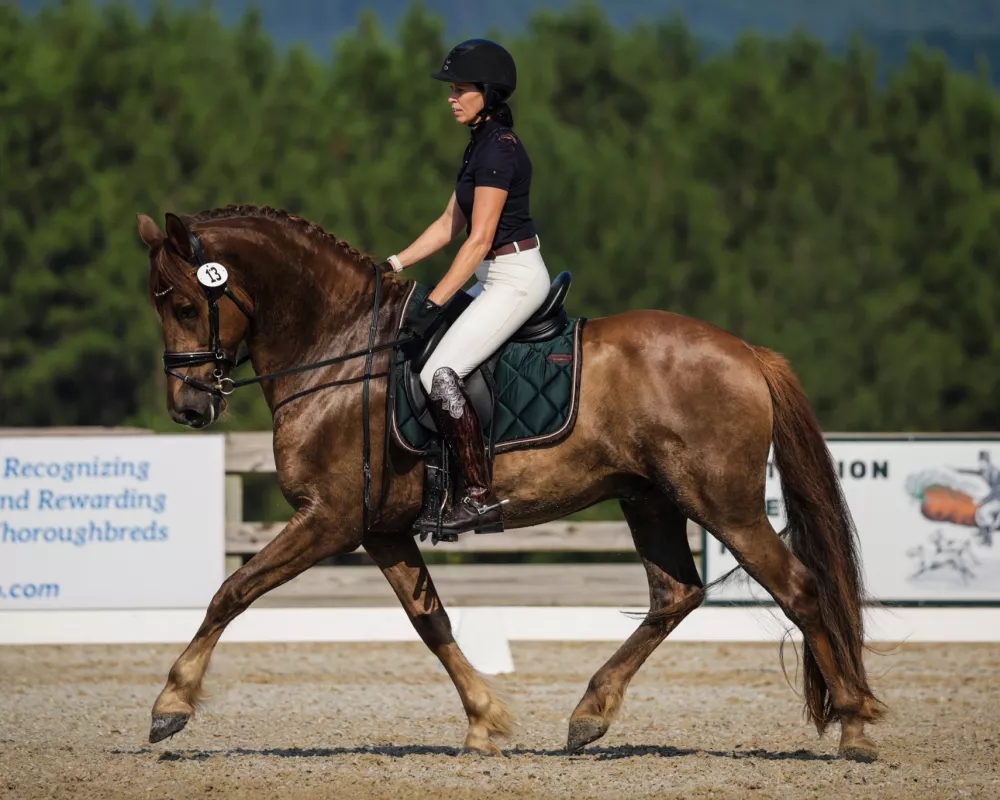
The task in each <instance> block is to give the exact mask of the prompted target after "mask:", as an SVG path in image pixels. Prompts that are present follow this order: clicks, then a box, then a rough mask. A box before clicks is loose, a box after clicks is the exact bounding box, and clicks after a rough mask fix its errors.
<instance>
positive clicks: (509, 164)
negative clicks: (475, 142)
mask: <svg viewBox="0 0 1000 800" xmlns="http://www.w3.org/2000/svg"><path fill="white" fill-rule="evenodd" d="M516 141H517V140H516V139H514V137H513V136H511V135H510V134H506V135H501V136H499V137H497V138H495V139H491V140H490V141H489V142H487V143H485V144H486V147H484V148H483V153H482V155H481V156H480V158H479V163H478V164H477V165H476V169H475V172H474V173H473V182H474V183H475V185H476V186H495V187H496V188H498V189H507V190H510V185H511V183H512V182H513V181H514V169H515V166H516V164H517V157H516V152H515V148H516Z"/></svg>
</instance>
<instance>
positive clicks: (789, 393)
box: [753, 347, 885, 733]
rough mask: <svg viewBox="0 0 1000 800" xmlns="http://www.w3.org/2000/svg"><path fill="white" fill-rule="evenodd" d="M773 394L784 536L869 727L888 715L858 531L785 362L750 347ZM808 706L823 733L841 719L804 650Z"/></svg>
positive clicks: (806, 404)
mask: <svg viewBox="0 0 1000 800" xmlns="http://www.w3.org/2000/svg"><path fill="white" fill-rule="evenodd" d="M753 352H754V355H755V356H756V358H757V363H758V365H759V367H760V371H761V372H762V373H763V376H764V380H766V381H767V386H768V389H769V390H770V392H771V403H772V406H773V416H774V424H773V430H772V441H773V444H774V460H775V463H776V465H777V468H778V472H779V474H780V478H781V490H782V494H783V495H784V502H785V512H786V515H787V520H788V522H787V526H786V527H785V529H784V531H783V532H782V534H783V535H784V536H785V537H786V541H787V542H788V544H789V547H790V548H791V551H792V552H793V553H794V554H795V556H796V557H797V558H798V559H799V560H800V561H801V562H802V563H803V565H804V566H805V567H806V568H807V569H808V570H809V571H810V572H811V573H812V576H813V578H814V580H815V586H816V589H817V594H818V598H819V610H820V615H821V617H822V620H823V623H824V624H825V627H826V629H827V631H828V632H829V635H830V645H831V647H832V649H833V658H834V661H835V662H836V664H837V666H838V668H839V670H840V673H841V675H842V676H843V679H844V680H845V681H846V682H847V685H848V688H853V689H854V690H855V693H856V696H857V697H858V698H859V701H860V707H859V708H858V709H857V712H856V713H857V715H858V716H860V717H862V718H863V719H866V720H868V721H870V722H874V721H876V720H877V719H878V718H880V717H881V716H882V715H883V714H884V713H885V706H883V705H882V703H881V702H880V701H878V700H877V699H876V698H875V696H874V695H873V694H872V691H871V689H870V688H869V685H868V678H867V675H866V671H865V664H864V649H865V644H864V642H865V633H864V620H863V617H862V614H863V605H864V602H865V590H864V576H863V573H862V569H861V559H860V555H859V552H858V540H857V532H856V531H855V528H854V521H853V519H852V518H851V512H850V510H849V509H848V507H847V503H846V501H845V499H844V495H843V492H842V490H841V486H840V480H839V479H838V477H837V473H836V470H835V469H834V465H833V459H832V457H831V455H830V451H829V449H828V448H827V444H826V440H825V439H824V437H823V432H822V431H821V429H820V426H819V422H818V420H817V419H816V416H815V415H814V413H813V411H812V408H811V407H810V405H809V400H808V398H807V397H806V393H805V391H804V390H803V388H802V385H801V384H800V383H799V380H798V378H797V377H796V376H795V373H794V372H793V371H792V369H791V367H790V366H789V365H788V362H787V361H786V360H785V359H784V358H782V357H781V356H780V355H778V354H777V353H775V352H774V351H772V350H768V349H766V348H762V347H754V348H753ZM803 683H804V692H805V701H806V707H807V709H808V712H809V715H810V716H811V717H812V719H813V722H815V724H816V727H817V728H818V729H819V731H820V733H822V732H823V730H824V728H825V727H826V724H827V723H829V722H833V721H835V720H836V719H837V718H838V714H837V713H836V711H835V710H834V709H833V706H832V703H831V700H830V692H829V689H828V688H827V685H826V681H825V680H824V678H823V674H822V673H821V672H820V668H819V664H818V663H817V661H816V657H815V655H814V654H813V653H812V651H811V650H810V648H809V646H808V645H807V644H806V645H804V647H803Z"/></svg>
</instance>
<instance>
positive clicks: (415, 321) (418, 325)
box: [403, 299, 442, 338]
mask: <svg viewBox="0 0 1000 800" xmlns="http://www.w3.org/2000/svg"><path fill="white" fill-rule="evenodd" d="M441 308H442V307H441V306H439V305H438V304H437V303H435V302H434V301H433V300H430V299H427V300H424V302H423V303H421V304H420V306H419V308H417V310H416V311H414V312H413V313H412V314H411V315H410V316H408V317H407V318H406V322H404V323H403V330H405V331H406V332H408V333H410V334H412V335H413V336H416V337H418V338H420V337H423V336H424V335H425V334H426V333H427V331H428V330H430V328H431V326H432V325H433V324H434V323H435V321H437V318H438V316H439V315H440V314H441Z"/></svg>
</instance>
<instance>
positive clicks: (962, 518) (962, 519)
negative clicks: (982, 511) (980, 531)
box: [920, 486, 976, 527]
mask: <svg viewBox="0 0 1000 800" xmlns="http://www.w3.org/2000/svg"><path fill="white" fill-rule="evenodd" d="M920 513H921V514H923V515H924V516H925V517H927V519H932V520H934V521H935V522H952V523H954V524H955V525H969V526H971V527H975V526H976V503H975V501H974V500H973V499H972V498H971V497H970V496H969V495H967V494H966V493H965V492H960V491H957V490H956V489H949V488H948V487H946V486H928V487H927V488H926V489H924V491H923V502H922V503H921V504H920Z"/></svg>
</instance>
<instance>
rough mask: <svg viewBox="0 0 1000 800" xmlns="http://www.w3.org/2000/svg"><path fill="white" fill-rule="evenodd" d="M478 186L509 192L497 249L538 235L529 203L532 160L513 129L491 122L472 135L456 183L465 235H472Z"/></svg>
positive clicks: (500, 221) (500, 226)
mask: <svg viewBox="0 0 1000 800" xmlns="http://www.w3.org/2000/svg"><path fill="white" fill-rule="evenodd" d="M477 186H495V187H497V188H498V189H506V190H507V201H506V202H505V203H504V206H503V211H502V212H501V213H500V220H499V222H498V223H497V230H496V234H495V235H494V237H493V247H494V248H496V247H501V246H502V245H505V244H507V243H508V242H518V241H521V240H522V239H529V238H531V237H532V236H534V235H535V223H534V222H533V221H532V219H531V212H530V209H529V203H528V192H529V189H530V188H531V159H529V158H528V152H527V151H526V150H525V149H524V145H523V144H522V143H521V139H520V137H519V136H517V134H515V133H514V131H513V130H512V129H511V128H509V127H507V126H505V125H501V124H500V123H499V122H496V121H495V120H491V119H489V120H486V122H484V123H483V124H482V125H480V126H479V127H478V128H476V129H475V130H474V131H473V132H472V139H471V141H470V142H469V145H468V147H466V148H465V156H464V158H463V161H462V168H461V169H460V170H459V173H458V181H457V183H456V184H455V199H456V201H457V202H458V207H459V208H461V209H462V213H463V214H465V219H466V226H465V233H466V235H468V234H470V233H471V232H472V206H473V200H474V198H475V192H476V187H477Z"/></svg>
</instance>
